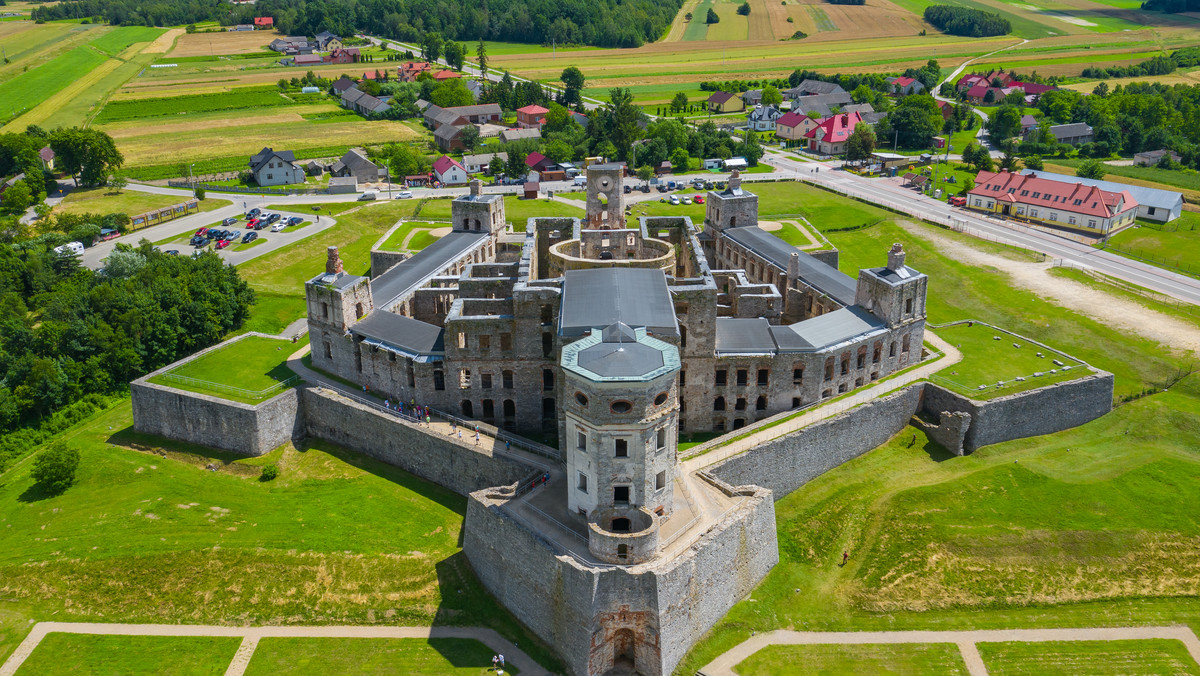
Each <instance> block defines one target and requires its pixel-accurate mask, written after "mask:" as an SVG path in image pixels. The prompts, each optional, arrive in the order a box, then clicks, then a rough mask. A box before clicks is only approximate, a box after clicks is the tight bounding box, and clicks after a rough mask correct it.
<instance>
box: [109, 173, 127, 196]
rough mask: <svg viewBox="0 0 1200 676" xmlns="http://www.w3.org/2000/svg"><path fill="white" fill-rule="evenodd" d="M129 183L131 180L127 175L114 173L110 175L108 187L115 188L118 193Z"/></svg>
mask: <svg viewBox="0 0 1200 676" xmlns="http://www.w3.org/2000/svg"><path fill="white" fill-rule="evenodd" d="M127 185H129V181H127V180H126V179H125V177H124V176H121V175H120V174H113V175H112V176H110V177H108V187H110V188H112V189H113V190H115V191H116V192H117V193H118V194H119V193H120V192H121V191H122V190H124V189H125V186H127Z"/></svg>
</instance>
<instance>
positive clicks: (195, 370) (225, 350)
mask: <svg viewBox="0 0 1200 676" xmlns="http://www.w3.org/2000/svg"><path fill="white" fill-rule="evenodd" d="M305 341H307V337H306V338H305ZM303 345H304V343H303V342H298V343H292V341H290V340H280V339H278V338H265V337H262V336H248V337H246V338H242V339H241V340H238V341H236V342H232V343H229V344H228V345H225V346H224V347H221V348H219V349H216V350H213V351H212V352H209V353H208V354H206V355H204V356H202V357H198V358H196V359H193V360H192V361H189V362H186V363H183V364H181V365H179V366H176V367H175V368H173V369H171V370H170V371H167V372H166V373H162V374H159V375H157V376H154V377H153V378H151V379H150V382H152V383H156V384H158V385H166V386H169V387H176V388H179V389H182V390H188V391H189V392H198V393H200V394H207V395H211V396H214V397H221V398H223V399H230V400H233V401H240V402H243V403H250V404H256V403H258V402H260V401H262V400H263V399H264V398H266V397H263V396H254V395H252V394H250V393H252V392H258V391H262V390H266V389H267V388H269V387H272V386H275V385H278V384H279V383H281V382H283V381H285V380H287V379H288V378H291V377H292V376H294V375H296V374H295V373H293V372H292V370H291V369H290V368H288V367H287V364H286V362H287V358H288V357H289V356H291V354H292V353H294V352H295V351H296V350H299V349H300V348H301V347H303ZM171 376H180V377H184V378H192V379H195V380H198V381H203V382H184V381H180V380H178V379H175V378H172V377H171ZM205 383H210V384H211V385H206V384H205ZM225 388H234V390H233V391H231V390H228V389H225ZM239 390H244V391H245V392H242V391H239ZM278 392H279V390H272V391H271V393H270V394H271V395H274V394H278Z"/></svg>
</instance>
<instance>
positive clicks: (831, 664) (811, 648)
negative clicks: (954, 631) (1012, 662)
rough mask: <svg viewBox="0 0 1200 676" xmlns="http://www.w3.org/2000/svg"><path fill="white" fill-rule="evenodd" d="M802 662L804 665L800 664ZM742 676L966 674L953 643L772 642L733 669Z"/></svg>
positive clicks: (946, 675) (960, 656)
mask: <svg viewBox="0 0 1200 676" xmlns="http://www.w3.org/2000/svg"><path fill="white" fill-rule="evenodd" d="M801 665H802V666H801ZM733 670H734V671H735V672H737V673H739V674H741V676H784V675H785V674H794V673H798V671H803V673H805V674H822V675H825V674H829V675H830V676H832V675H833V674H912V675H913V676H917V675H918V674H941V675H943V676H951V675H953V674H963V675H964V676H965V674H966V673H967V668H966V665H965V664H964V663H963V660H962V655H961V654H960V653H959V652H958V646H956V645H954V644H953V643H928V644H921V643H902V644H898V645H894V644H887V645H871V644H864V645H829V644H821V645H772V646H767V647H766V648H763V649H762V650H760V651H758V652H756V653H754V654H753V655H751V656H750V657H748V658H746V659H745V660H742V662H741V663H739V664H738V665H737V666H736V667H734V669H733Z"/></svg>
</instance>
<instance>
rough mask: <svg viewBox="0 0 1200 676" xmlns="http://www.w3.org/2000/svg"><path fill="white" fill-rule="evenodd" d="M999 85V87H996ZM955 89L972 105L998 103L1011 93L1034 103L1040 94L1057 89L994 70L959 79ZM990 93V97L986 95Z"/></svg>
mask: <svg viewBox="0 0 1200 676" xmlns="http://www.w3.org/2000/svg"><path fill="white" fill-rule="evenodd" d="M997 85H999V86H997ZM955 89H957V90H958V92H959V93H960V94H963V95H964V96H966V98H967V100H968V101H970V102H971V103H972V104H974V105H980V104H982V103H992V102H993V101H994V102H999V101H1001V100H1002V99H1004V97H1005V96H1008V95H1009V94H1011V93H1012V92H1021V94H1022V95H1023V96H1024V97H1025V101H1026V103H1035V102H1037V99H1038V97H1039V96H1041V95H1042V94H1045V93H1046V92H1048V91H1053V90H1055V89H1058V87H1054V86H1051V85H1045V84H1038V83H1036V82H1020V81H1018V80H1016V79H1015V78H1013V76H1012V73H1008V72H1005V71H1003V70H994V71H992V72H990V73H971V74H970V75H964V76H962V77H961V78H959V80H958V83H957V84H956V85H955ZM989 92H991V96H988V93H989Z"/></svg>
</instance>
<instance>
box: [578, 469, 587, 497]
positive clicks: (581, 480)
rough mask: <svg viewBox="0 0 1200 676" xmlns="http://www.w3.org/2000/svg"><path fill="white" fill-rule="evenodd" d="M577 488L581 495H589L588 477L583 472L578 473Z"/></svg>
mask: <svg viewBox="0 0 1200 676" xmlns="http://www.w3.org/2000/svg"><path fill="white" fill-rule="evenodd" d="M575 488H576V490H578V491H579V492H580V493H587V475H586V474H584V473H583V472H578V473H577V475H576V477H575Z"/></svg>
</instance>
